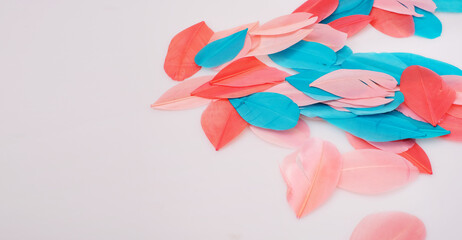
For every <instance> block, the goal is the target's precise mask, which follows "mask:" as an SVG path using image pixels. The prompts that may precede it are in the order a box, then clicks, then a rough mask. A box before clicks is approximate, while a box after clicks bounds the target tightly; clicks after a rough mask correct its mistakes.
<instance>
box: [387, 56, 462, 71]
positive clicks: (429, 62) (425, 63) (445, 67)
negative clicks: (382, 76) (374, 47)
mask: <svg viewBox="0 0 462 240" xmlns="http://www.w3.org/2000/svg"><path fill="white" fill-rule="evenodd" d="M392 54H393V55H394V56H396V57H397V58H399V59H400V60H401V61H403V62H404V63H405V64H406V65H407V66H412V65H419V66H422V67H426V68H428V69H430V70H432V71H434V72H436V73H437V74H438V75H459V76H462V70H460V69H459V68H458V67H456V66H453V65H451V64H448V63H445V62H441V61H438V60H435V59H431V58H427V57H423V56H420V55H417V54H412V53H392Z"/></svg>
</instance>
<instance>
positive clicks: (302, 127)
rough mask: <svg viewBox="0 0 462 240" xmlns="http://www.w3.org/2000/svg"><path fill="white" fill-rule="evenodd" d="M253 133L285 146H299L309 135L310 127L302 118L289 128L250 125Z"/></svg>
mask: <svg viewBox="0 0 462 240" xmlns="http://www.w3.org/2000/svg"><path fill="white" fill-rule="evenodd" d="M250 129H251V130H252V132H253V133H255V135H257V136H258V137H259V138H261V139H263V140H265V141H267V142H269V143H272V144H275V145H277V146H280V147H285V148H300V147H301V146H302V145H303V143H305V141H306V140H307V139H308V138H309V137H310V128H309V127H308V125H307V124H306V123H305V121H303V120H301V119H300V120H298V124H297V125H296V126H295V127H294V128H291V129H289V130H285V131H277V130H271V129H265V128H259V127H255V126H250Z"/></svg>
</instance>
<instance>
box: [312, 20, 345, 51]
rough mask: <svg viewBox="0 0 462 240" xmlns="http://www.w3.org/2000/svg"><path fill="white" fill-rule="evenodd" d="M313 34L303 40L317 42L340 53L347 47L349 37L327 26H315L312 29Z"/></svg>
mask: <svg viewBox="0 0 462 240" xmlns="http://www.w3.org/2000/svg"><path fill="white" fill-rule="evenodd" d="M312 29H313V32H312V33H310V34H309V35H308V36H306V38H304V39H303V40H305V41H308V42H317V43H321V44H324V45H326V46H328V47H330V48H331V49H332V50H334V51H336V52H337V51H338V50H340V49H342V48H343V47H344V46H345V43H346V40H347V37H348V35H347V34H346V33H344V32H341V31H339V30H337V29H335V28H333V27H331V26H329V25H327V24H321V23H320V24H315V25H313V27H312Z"/></svg>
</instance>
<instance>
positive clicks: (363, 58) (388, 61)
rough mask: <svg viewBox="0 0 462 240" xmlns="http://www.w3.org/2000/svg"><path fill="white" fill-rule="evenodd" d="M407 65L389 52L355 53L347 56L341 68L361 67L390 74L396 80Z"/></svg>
mask: <svg viewBox="0 0 462 240" xmlns="http://www.w3.org/2000/svg"><path fill="white" fill-rule="evenodd" d="M407 67H408V66H407V65H406V64H405V63H404V62H402V61H401V60H400V59H399V58H398V57H396V56H394V55H393V54H391V53H355V54H353V55H351V56H350V57H348V58H347V59H346V60H345V61H344V62H343V63H342V64H341V68H345V69H361V70H370V71H376V72H383V73H386V74H388V75H391V76H392V77H394V78H395V79H396V81H398V83H399V80H400V78H401V74H402V73H403V71H404V69H406V68H407Z"/></svg>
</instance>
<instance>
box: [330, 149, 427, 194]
mask: <svg viewBox="0 0 462 240" xmlns="http://www.w3.org/2000/svg"><path fill="white" fill-rule="evenodd" d="M418 175H419V170H418V169H417V168H416V167H415V166H414V165H412V164H411V163H410V162H408V161H407V160H406V159H405V158H403V157H401V156H399V155H397V154H394V153H389V152H385V151H382V150H376V149H363V150H355V151H352V152H349V153H346V154H343V169H342V175H341V177H340V181H339V184H338V187H339V188H342V189H345V190H347V191H351V192H355V193H360V194H380V193H384V192H388V191H392V190H394V189H397V188H399V187H401V186H404V185H406V184H407V183H409V182H411V181H413V180H415V179H416V178H417V176H418Z"/></svg>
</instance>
